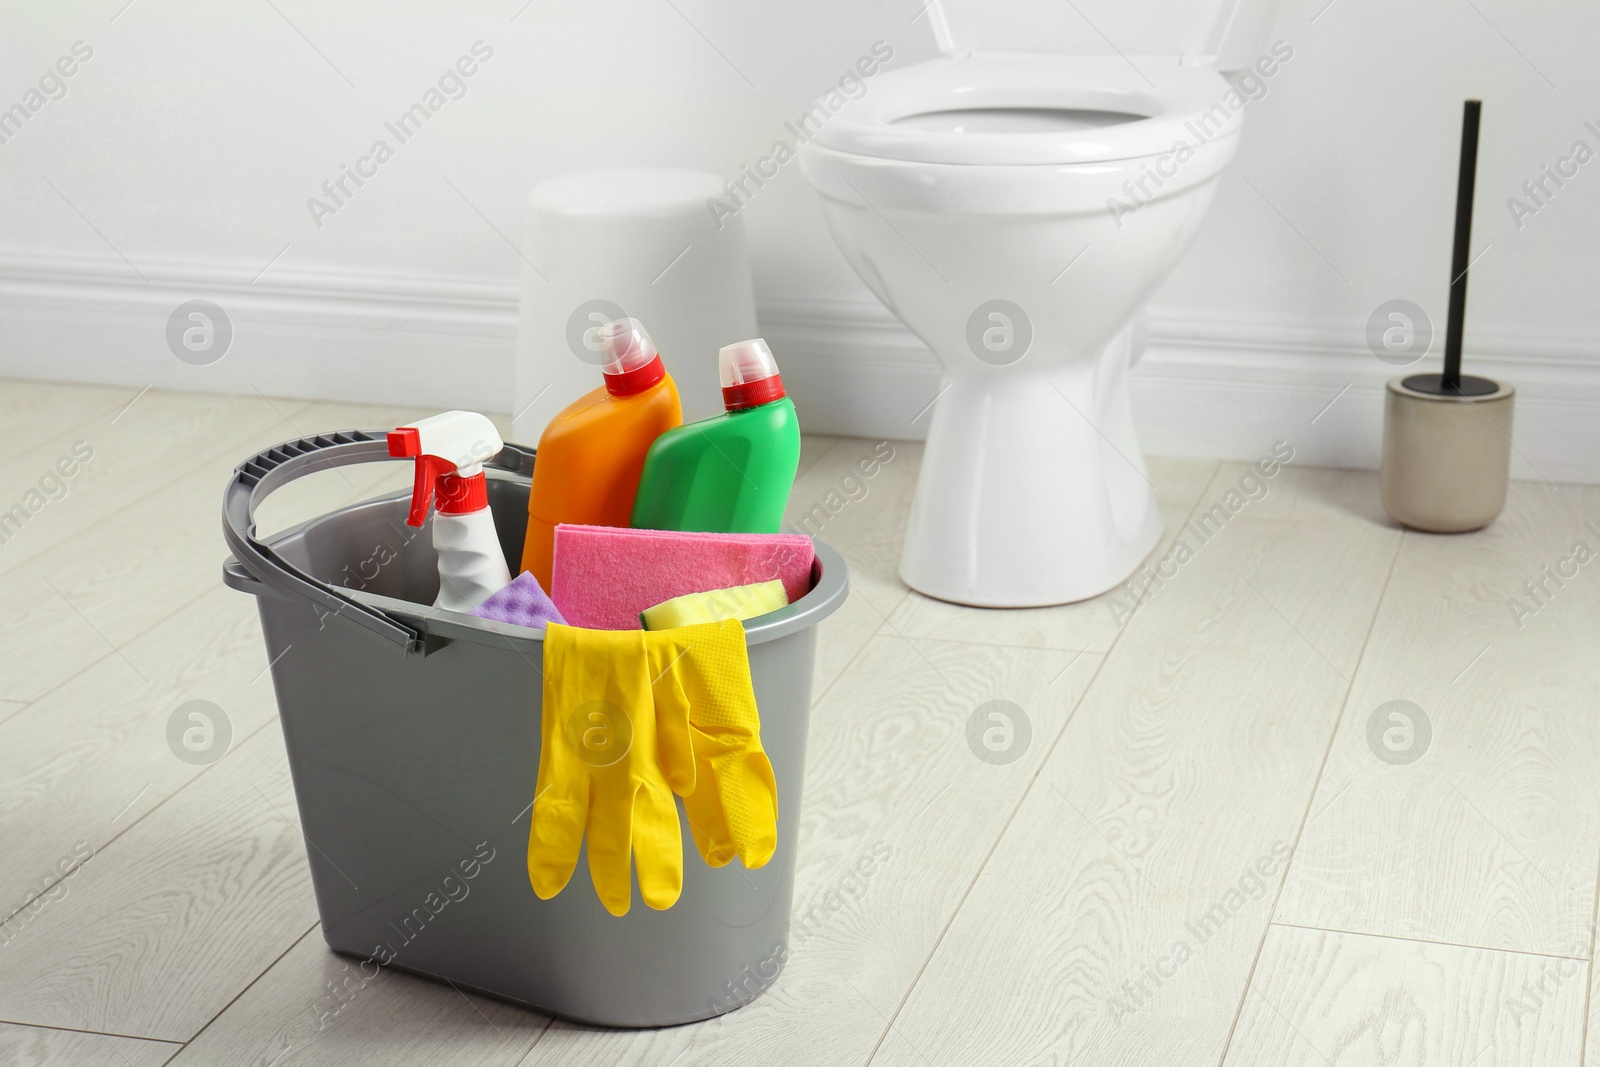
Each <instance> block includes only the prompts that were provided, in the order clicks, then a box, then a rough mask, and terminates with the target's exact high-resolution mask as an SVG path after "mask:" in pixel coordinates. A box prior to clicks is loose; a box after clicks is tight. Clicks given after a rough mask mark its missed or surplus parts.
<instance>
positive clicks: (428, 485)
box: [389, 411, 511, 611]
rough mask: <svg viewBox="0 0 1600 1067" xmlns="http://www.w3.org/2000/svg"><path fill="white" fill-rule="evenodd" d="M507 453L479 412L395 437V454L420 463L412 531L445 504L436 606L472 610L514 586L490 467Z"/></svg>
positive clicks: (436, 526)
mask: <svg viewBox="0 0 1600 1067" xmlns="http://www.w3.org/2000/svg"><path fill="white" fill-rule="evenodd" d="M503 447H505V445H504V442H502V441H501V440H500V435H499V434H498V433H496V432H495V428H494V423H492V422H490V421H489V420H488V419H486V418H485V417H483V416H482V415H479V414H478V413H477V412H475V411H447V412H445V413H444V414H443V415H435V416H433V417H432V418H427V419H423V420H421V421H420V422H418V423H416V424H415V425H413V426H402V427H400V428H399V429H397V430H390V431H389V455H391V456H394V457H396V458H400V459H414V460H416V461H417V470H416V480H415V481H414V482H413V484H412V489H411V514H410V515H408V516H406V523H407V525H410V526H421V525H422V524H423V522H424V521H425V520H426V519H427V517H428V506H429V505H430V504H432V503H433V502H434V499H435V497H436V496H437V498H438V513H437V514H436V515H434V517H433V547H434V549H435V550H437V551H438V553H439V597H438V599H437V600H435V601H434V602H433V606H434V607H436V608H445V609H448V610H450V611H471V610H472V609H473V608H475V607H477V606H478V605H479V604H481V603H483V601H485V600H486V599H488V597H489V595H490V594H491V593H494V592H496V591H498V590H499V589H501V588H502V587H503V586H505V585H506V584H507V583H509V582H510V581H511V571H510V569H509V568H508V567H507V566H506V557H505V554H504V553H502V552H501V551H500V538H499V537H498V536H497V535H496V534H495V530H494V514H493V513H492V512H490V510H489V480H488V478H487V477H486V476H485V475H484V473H483V461H484V460H486V459H488V458H489V457H491V456H493V455H494V454H495V453H497V452H499V451H500V449H502V448H503Z"/></svg>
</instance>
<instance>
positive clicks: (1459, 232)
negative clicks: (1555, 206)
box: [1381, 100, 1516, 533]
mask: <svg viewBox="0 0 1600 1067" xmlns="http://www.w3.org/2000/svg"><path fill="white" fill-rule="evenodd" d="M1481 110H1482V104H1481V102H1480V101H1477V100H1468V101H1467V102H1466V106H1465V108H1464V110H1463V113H1462V122H1461V170H1460V174H1459V177H1458V179H1457V184H1456V227H1455V243H1454V247H1453V248H1452V251H1451V256H1450V310H1449V317H1448V320H1447V322H1446V325H1445V341H1444V368H1443V370H1442V372H1441V373H1439V374H1413V375H1409V376H1403V377H1398V378H1391V379H1389V383H1388V388H1387V390H1386V393H1385V407H1384V420H1383V469H1382V477H1381V484H1382V494H1383V507H1384V510H1385V511H1387V512H1388V513H1389V515H1390V516H1391V517H1392V518H1394V519H1395V520H1396V521H1397V522H1400V523H1403V524H1404V525H1406V526H1410V527H1413V528H1415V529H1418V530H1426V531H1428V532H1430V533H1463V532H1465V531H1468V530H1477V529H1480V528H1482V527H1484V526H1487V525H1488V524H1489V523H1491V522H1493V521H1494V520H1495V517H1496V516H1498V515H1499V514H1500V510H1501V509H1502V508H1503V507H1505V502H1506V484H1507V480H1508V478H1509V476H1510V471H1511V416H1512V403H1513V398H1514V397H1515V395H1516V391H1515V390H1514V389H1512V387H1511V386H1510V385H1508V384H1506V383H1504V382H1497V381H1494V380H1492V379H1489V378H1479V377H1475V376H1472V375H1463V374H1462V373H1461V333H1462V327H1463V324H1464V322H1465V319H1466V311H1467V266H1468V263H1469V262H1470V248H1471V243H1472V196H1473V185H1474V180H1475V177H1476V174H1477V166H1478V119H1479V114H1480V112H1481Z"/></svg>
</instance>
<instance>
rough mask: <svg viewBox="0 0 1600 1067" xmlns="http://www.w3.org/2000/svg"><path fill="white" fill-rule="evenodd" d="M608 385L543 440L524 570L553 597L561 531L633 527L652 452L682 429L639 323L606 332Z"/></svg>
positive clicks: (668, 379)
mask: <svg viewBox="0 0 1600 1067" xmlns="http://www.w3.org/2000/svg"><path fill="white" fill-rule="evenodd" d="M599 338H600V351H601V353H602V354H603V355H604V356H605V363H604V364H602V366H601V370H602V371H603V372H604V375H605V385H603V386H601V387H600V388H598V389H595V390H593V391H592V392H589V393H585V394H584V395H583V396H581V397H579V398H578V399H577V400H575V401H573V402H572V403H571V404H569V405H568V406H567V407H566V408H564V409H563V410H562V411H561V412H560V413H559V414H558V415H556V417H555V418H553V419H551V420H550V424H549V425H548V426H546V427H545V428H544V433H543V434H541V435H540V436H539V449H538V452H537V454H536V455H535V458H534V464H533V489H532V491H531V492H530V493H529V494H528V534H527V538H526V540H524V542H523V547H522V569H523V570H525V571H532V572H533V576H534V577H535V578H537V579H538V580H539V585H540V586H541V587H543V588H544V589H545V590H546V591H547V592H548V591H549V589H550V567H551V552H552V549H553V547H554V545H555V533H556V524H558V523H563V522H570V523H584V524H586V525H589V526H627V525H628V523H629V520H630V519H631V518H632V516H633V498H634V494H635V493H636V492H637V491H638V489H639V474H640V472H641V471H642V470H643V469H644V457H645V454H646V453H647V452H649V451H650V445H651V443H652V442H653V441H655V439H656V438H657V437H659V436H661V434H662V433H663V432H664V431H666V430H670V429H672V428H673V427H675V426H678V425H679V424H681V423H682V422H683V408H682V407H681V406H680V404H679V402H678V387H677V386H676V385H675V384H673V381H672V376H671V375H669V374H668V373H667V368H666V366H665V365H663V364H662V362H661V356H660V354H659V353H657V352H656V346H655V342H653V341H651V340H650V335H649V334H648V333H646V332H645V328H644V326H643V325H642V324H640V322H639V320H638V319H616V320H614V321H612V322H608V323H606V325H605V326H603V327H601V329H600V335H599Z"/></svg>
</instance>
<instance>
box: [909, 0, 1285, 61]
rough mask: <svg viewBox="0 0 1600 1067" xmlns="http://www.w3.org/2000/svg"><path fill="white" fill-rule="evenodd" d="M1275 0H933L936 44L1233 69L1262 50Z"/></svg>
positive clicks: (951, 49)
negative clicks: (1210, 63) (1209, 63)
mask: <svg viewBox="0 0 1600 1067" xmlns="http://www.w3.org/2000/svg"><path fill="white" fill-rule="evenodd" d="M1276 7H1277V4H1276V0H932V2H931V4H930V7H929V8H928V9H927V17H928V19H929V23H930V25H931V27H932V29H933V31H934V34H935V36H936V37H937V38H938V44H939V47H940V50H941V51H943V52H945V53H946V54H953V55H958V54H961V53H964V52H969V51H994V52H1050V53H1054V54H1056V55H1080V56H1084V55H1129V56H1132V55H1145V56H1172V57H1178V58H1181V59H1182V60H1183V61H1185V62H1190V63H1194V62H1202V61H1206V60H1207V59H1215V60H1217V62H1216V63H1215V64H1214V65H1215V66H1217V67H1218V69H1221V70H1236V69H1239V68H1240V67H1241V66H1243V65H1246V64H1248V63H1249V62H1250V61H1251V60H1252V59H1254V58H1255V56H1257V55H1259V54H1261V53H1262V52H1263V51H1264V50H1265V48H1266V45H1267V35H1268V31H1269V30H1270V28H1271V22H1272V17H1273V15H1274V14H1275V10H1276Z"/></svg>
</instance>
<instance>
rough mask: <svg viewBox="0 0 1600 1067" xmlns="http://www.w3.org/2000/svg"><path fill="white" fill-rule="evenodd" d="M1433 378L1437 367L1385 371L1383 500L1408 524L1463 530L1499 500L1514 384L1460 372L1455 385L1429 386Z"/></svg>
mask: <svg viewBox="0 0 1600 1067" xmlns="http://www.w3.org/2000/svg"><path fill="white" fill-rule="evenodd" d="M1438 380H1439V376H1438V375H1436V374H1419V375H1413V376H1412V377H1410V378H1391V379H1389V387H1388V389H1387V391H1386V395H1385V398H1384V414H1383V471H1382V493H1383V508H1384V510H1385V511H1387V512H1388V513H1389V515H1390V516H1391V517H1392V518H1394V520H1395V521H1396V522H1399V523H1402V524H1404V525H1406V526H1410V527H1412V528H1413V529H1417V530H1426V531H1428V532H1429V533H1465V532H1466V531H1468V530H1478V529H1481V528H1483V527H1485V526H1487V525H1489V524H1490V523H1491V522H1493V521H1494V520H1495V518H1496V517H1497V516H1498V515H1499V514H1500V511H1501V509H1502V508H1504V507H1505V504H1506V484H1507V481H1508V480H1509V478H1510V474H1511V422H1512V412H1513V403H1514V401H1515V398H1516V390H1515V389H1513V388H1512V387H1511V386H1510V385H1507V384H1505V383H1503V382H1496V381H1492V380H1490V379H1488V378H1474V377H1463V378H1462V380H1461V389H1460V391H1455V392H1439V391H1429V388H1428V387H1430V386H1431V387H1433V389H1435V390H1437V389H1438V386H1437V383H1438ZM1418 386H1422V388H1418ZM1469 391H1471V392H1473V393H1474V394H1475V395H1467V393H1468V392H1469Z"/></svg>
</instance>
